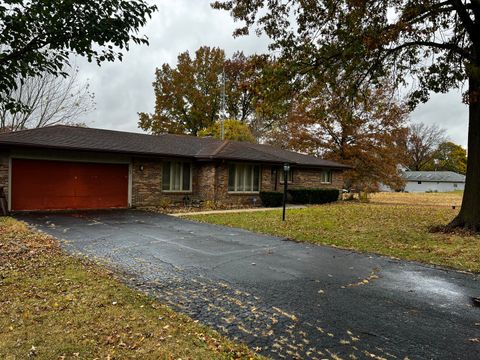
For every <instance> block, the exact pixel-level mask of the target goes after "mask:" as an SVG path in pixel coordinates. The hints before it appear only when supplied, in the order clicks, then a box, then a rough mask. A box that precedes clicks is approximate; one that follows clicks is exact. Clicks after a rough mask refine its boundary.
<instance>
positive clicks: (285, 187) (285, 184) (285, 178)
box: [282, 163, 290, 221]
mask: <svg viewBox="0 0 480 360" xmlns="http://www.w3.org/2000/svg"><path fill="white" fill-rule="evenodd" d="M289 171H290V164H289V163H285V164H283V213H282V221H285V206H286V204H287V190H288V172H289Z"/></svg>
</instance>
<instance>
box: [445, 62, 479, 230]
mask: <svg viewBox="0 0 480 360" xmlns="http://www.w3.org/2000/svg"><path fill="white" fill-rule="evenodd" d="M478 69H480V67H475V69H474V71H473V74H471V75H470V78H469V90H468V104H469V122H468V160H467V177H466V182H465V191H464V193H463V200H462V208H461V210H460V213H459V214H458V216H457V217H456V218H455V219H453V221H452V222H451V223H450V224H449V227H450V228H457V227H460V228H465V229H467V230H472V231H475V232H479V231H480V76H478Z"/></svg>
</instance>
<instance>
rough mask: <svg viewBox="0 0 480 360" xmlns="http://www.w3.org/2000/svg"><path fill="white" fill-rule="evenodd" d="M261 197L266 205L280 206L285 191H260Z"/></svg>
mask: <svg viewBox="0 0 480 360" xmlns="http://www.w3.org/2000/svg"><path fill="white" fill-rule="evenodd" d="M260 199H261V200H262V204H263V206H265V207H279V206H282V203H283V193H281V192H278V191H260Z"/></svg>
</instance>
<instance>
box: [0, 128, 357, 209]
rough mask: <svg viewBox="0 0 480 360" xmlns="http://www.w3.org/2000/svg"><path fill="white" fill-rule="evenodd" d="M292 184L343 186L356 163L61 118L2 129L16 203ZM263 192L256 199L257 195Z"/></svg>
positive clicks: (181, 196)
mask: <svg viewBox="0 0 480 360" xmlns="http://www.w3.org/2000/svg"><path fill="white" fill-rule="evenodd" d="M284 163H289V164H290V166H291V169H292V171H291V172H290V176H289V178H290V179H289V186H290V188H337V189H341V188H342V185H343V178H342V172H343V171H344V170H345V169H346V168H348V166H346V165H343V164H339V163H336V162H332V161H327V160H322V159H319V158H316V157H313V156H307V155H303V154H299V153H295V152H291V151H285V150H281V149H278V148H274V147H272V146H268V145H259V144H250V143H242V142H237V141H230V140H225V141H220V140H216V139H213V138H200V137H193V136H186V135H171V134H164V135H146V134H137V133H128V132H120V131H111V130H102V129H92V128H82V127H73V126H64V125H56V126H51V127H45V128H40V129H31V130H22V131H17V132H12V133H5V134H0V187H3V188H4V192H5V194H6V198H7V201H8V209H9V210H11V211H29V210H62V209H100V208H127V207H146V206H158V205H162V204H165V203H166V202H169V201H173V202H177V201H184V200H185V199H186V198H188V199H191V200H208V201H215V202H217V203H223V204H252V203H254V202H257V201H258V203H260V202H259V199H258V194H259V192H260V191H275V190H278V191H281V190H282V186H283V185H281V184H283V171H281V169H282V167H283V164H284ZM254 199H255V200H254Z"/></svg>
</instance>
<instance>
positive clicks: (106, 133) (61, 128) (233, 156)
mask: <svg viewBox="0 0 480 360" xmlns="http://www.w3.org/2000/svg"><path fill="white" fill-rule="evenodd" d="M14 146H20V147H33V148H53V149H67V150H86V151H100V152H114V153H122V154H136V155H152V156H180V157H188V158H195V159H199V160H200V159H228V160H242V161H258V162H265V163H285V162H288V163H291V164H294V165H303V166H315V167H333V168H348V167H349V166H346V165H343V164H339V163H336V162H333V161H327V160H323V159H319V158H317V157H313V156H308V155H303V154H299V153H296V152H292V151H287V150H282V149H278V148H275V147H273V146H269V145H260V144H250V143H245V142H238V141H231V140H225V141H221V140H217V139H214V138H208V137H207V138H205V137H203V138H202V137H195V136H188V135H173V134H162V135H147V134H138V133H129V132H122V131H113V130H103V129H93V128H82V127H74V126H66V125H55V126H49V127H45V128H40V129H31V130H22V131H17V132H12V133H5V134H0V147H14Z"/></svg>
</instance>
